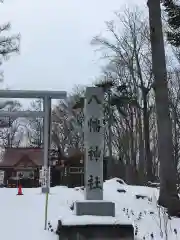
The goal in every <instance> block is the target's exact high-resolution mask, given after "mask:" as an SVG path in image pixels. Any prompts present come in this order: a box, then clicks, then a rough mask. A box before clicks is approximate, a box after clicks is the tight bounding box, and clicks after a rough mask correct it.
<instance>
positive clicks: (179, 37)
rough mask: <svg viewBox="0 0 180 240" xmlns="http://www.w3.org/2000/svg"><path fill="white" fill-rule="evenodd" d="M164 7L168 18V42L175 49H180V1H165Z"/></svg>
mask: <svg viewBox="0 0 180 240" xmlns="http://www.w3.org/2000/svg"><path fill="white" fill-rule="evenodd" d="M163 5H164V7H165V12H166V13H167V17H168V19H167V20H168V25H169V30H168V31H167V40H168V42H169V43H170V44H171V45H172V46H174V47H180V4H179V0H178V1H175V0H164V1H163Z"/></svg>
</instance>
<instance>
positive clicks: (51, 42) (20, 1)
mask: <svg viewBox="0 0 180 240" xmlns="http://www.w3.org/2000/svg"><path fill="white" fill-rule="evenodd" d="M135 2H138V4H140V5H141V6H143V5H145V4H146V0H137V1H135V0H134V1H133V0H91V1H90V0H89V1H88V0H49V1H47V0H4V4H1V5H0V23H4V22H6V21H10V22H11V23H12V32H14V33H17V32H20V33H21V52H20V55H18V56H13V57H12V58H11V59H10V60H9V61H7V62H6V63H4V65H3V70H4V76H5V81H4V84H3V85H4V87H9V88H11V89H51V90H67V91H71V89H72V88H73V86H74V84H86V83H90V82H91V81H92V79H93V78H94V77H97V76H98V74H99V72H100V66H99V65H100V62H99V61H97V56H96V54H95V52H94V50H93V48H92V46H90V41H91V39H92V37H93V36H95V35H97V34H99V33H100V32H103V31H104V29H105V24H104V22H105V21H107V20H111V19H112V18H113V12H114V11H115V10H118V9H122V7H123V6H124V4H126V5H129V6H131V5H132V4H134V3H135Z"/></svg>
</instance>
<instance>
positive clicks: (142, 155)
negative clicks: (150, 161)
mask: <svg viewBox="0 0 180 240" xmlns="http://www.w3.org/2000/svg"><path fill="white" fill-rule="evenodd" d="M138 126H139V167H138V170H139V183H140V184H144V182H145V181H144V180H145V178H144V169H145V168H144V159H145V151H144V141H143V130H142V118H141V112H140V111H138Z"/></svg>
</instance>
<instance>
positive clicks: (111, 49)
mask: <svg viewBox="0 0 180 240" xmlns="http://www.w3.org/2000/svg"><path fill="white" fill-rule="evenodd" d="M116 17H117V20H118V23H117V24H116V23H115V21H110V22H107V29H108V31H109V33H110V34H111V40H110V38H109V39H108V38H104V37H102V36H97V37H95V38H94V39H93V41H92V44H93V45H96V46H100V50H101V51H103V53H104V54H103V57H105V58H106V59H107V60H108V61H109V62H110V66H109V67H108V70H106V71H108V73H110V78H113V79H114V80H115V81H116V82H121V83H122V82H123V83H125V84H126V85H127V87H128V88H129V91H131V92H132V94H133V96H134V97H135V98H137V100H138V102H139V106H140V108H139V109H136V110H135V109H134V108H132V109H131V112H129V114H130V115H131V116H130V115H129V117H130V118H129V121H131V124H132V126H133V128H134V124H135V122H134V123H133V121H134V118H136V120H135V121H138V122H139V123H138V124H139V131H140V132H139V133H138V136H139V137H140V138H139V143H140V145H139V147H140V149H141V152H140V153H141V155H140V154H139V162H140V163H141V164H140V168H141V171H143V172H144V173H146V175H147V179H148V180H153V179H154V176H153V162H152V155H151V149H150V134H149V131H150V130H149V117H150V115H149V113H150V108H151V106H150V105H151V102H150V100H149V94H150V92H151V89H152V66H151V51H150V37H149V30H148V22H147V19H146V18H145V17H144V16H143V15H142V13H141V12H140V11H139V10H138V9H137V8H136V9H135V10H133V11H130V10H128V9H126V10H125V11H124V14H122V13H116ZM118 24H119V28H120V29H121V30H119V28H118ZM104 50H105V52H104ZM137 115H138V117H137ZM140 127H141V128H142V129H140ZM133 141H134V143H133ZM133 141H132V142H131V146H132V148H134V147H133V146H135V145H137V144H136V142H137V140H136V137H135V136H133ZM134 144H135V145H134ZM131 150H132V149H131ZM132 151H135V149H134V150H132ZM131 155H133V156H134V163H135V162H136V158H137V156H136V157H135V155H136V154H135V153H133V152H131ZM144 158H145V160H144ZM142 175H143V174H142Z"/></svg>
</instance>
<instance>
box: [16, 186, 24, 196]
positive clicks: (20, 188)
mask: <svg viewBox="0 0 180 240" xmlns="http://www.w3.org/2000/svg"><path fill="white" fill-rule="evenodd" d="M17 195H23V193H22V186H21V185H20V184H19V187H18V193H17Z"/></svg>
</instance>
